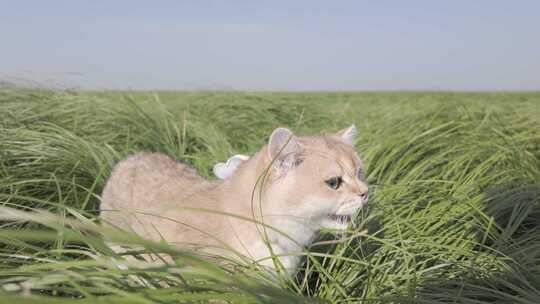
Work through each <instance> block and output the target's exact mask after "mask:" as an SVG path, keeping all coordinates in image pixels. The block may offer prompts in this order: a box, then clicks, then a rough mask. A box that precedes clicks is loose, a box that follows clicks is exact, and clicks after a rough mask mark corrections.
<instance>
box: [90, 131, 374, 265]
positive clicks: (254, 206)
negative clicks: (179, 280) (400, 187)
mask: <svg viewBox="0 0 540 304" xmlns="http://www.w3.org/2000/svg"><path fill="white" fill-rule="evenodd" d="M356 134H357V130H356V127H355V126H354V125H352V126H350V127H349V128H346V129H343V130H341V131H339V132H337V133H335V134H326V135H317V136H301V137H300V136H296V135H294V134H293V133H292V132H291V131H290V130H289V129H286V128H277V129H275V130H274V131H273V132H272V134H271V135H270V138H269V141H268V143H267V144H266V145H264V146H263V147H262V148H261V150H260V151H259V152H257V153H255V154H254V155H253V156H251V157H245V158H240V159H239V160H240V161H239V162H238V163H237V165H235V166H233V167H234V170H229V171H227V172H226V173H224V174H223V175H222V176H224V178H223V179H218V180H214V181H208V180H205V179H203V178H202V177H201V176H199V174H197V172H196V171H195V170H194V169H192V168H191V167H189V166H187V165H185V164H182V163H180V162H177V161H174V160H173V159H171V158H169V157H168V156H165V155H163V154H159V153H145V152H141V153H137V154H135V155H132V156H130V157H128V158H126V159H125V160H123V161H120V162H119V163H118V164H117V165H116V166H115V167H114V168H113V171H112V174H111V176H110V178H109V179H108V181H107V183H106V185H105V188H104V190H103V193H102V200H101V207H100V209H101V219H102V222H103V223H104V224H106V225H113V226H115V227H118V228H121V229H125V230H130V231H133V232H135V233H137V234H139V235H141V236H142V237H145V238H149V239H153V240H156V241H159V240H162V239H164V240H166V241H167V242H169V243H170V244H172V245H174V246H177V247H178V248H182V249H190V250H195V251H200V252H201V253H204V254H211V255H221V256H225V257H232V258H235V259H236V260H244V261H254V262H256V263H258V265H262V266H265V267H268V268H269V269H270V270H271V271H281V270H285V271H286V272H287V274H289V275H293V274H294V273H296V271H297V268H298V266H299V262H300V254H301V252H302V251H303V250H305V248H306V247H307V246H309V244H310V243H311V242H312V241H313V239H314V238H315V237H316V235H317V233H318V232H319V231H320V230H321V229H323V228H328V229H338V230H343V229H346V228H347V226H348V225H349V224H350V223H351V221H352V220H353V218H354V214H355V213H356V212H357V211H358V210H359V209H360V208H361V207H362V206H363V205H364V204H366V203H367V201H368V197H369V196H368V185H367V182H366V180H365V178H364V174H363V164H362V162H361V160H360V158H359V156H358V154H357V153H356V152H355V150H354V147H353V141H354V139H355V137H356ZM244 159H245V160H244ZM221 173H222V172H220V171H219V170H218V174H216V175H221ZM218 177H219V176H218ZM271 252H273V253H274V254H275V255H276V256H277V259H272V258H271Z"/></svg>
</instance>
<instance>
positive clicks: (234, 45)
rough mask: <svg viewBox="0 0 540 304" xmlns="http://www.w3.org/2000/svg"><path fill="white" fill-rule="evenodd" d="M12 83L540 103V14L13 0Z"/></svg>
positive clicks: (1, 23) (488, 6)
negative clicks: (537, 97) (504, 93)
mask: <svg viewBox="0 0 540 304" xmlns="http://www.w3.org/2000/svg"><path fill="white" fill-rule="evenodd" d="M0 37H1V40H0V55H1V56H0V80H8V81H29V82H30V81H31V82H36V83H40V84H42V85H48V84H50V85H59V86H65V87H80V88H85V89H99V88H111V89H179V90H186V89H225V90H316V91H322V90H540V1H525V0H523V1H497V0H491V1H482V0H477V1H462V0H453V1H444V2H443V1H420V0H410V1H384V0H382V1H314V0H311V1H303V0H302V1H277V0H274V1H232V0H231V1H204V0H199V1H181V0H176V1H136V0H131V1H120V0H116V1H101V0H95V1H90V0H88V1H83V0H71V1H69V0H66V1H58V0H48V1H38V0H35V1H28V0H18V1H7V0H0Z"/></svg>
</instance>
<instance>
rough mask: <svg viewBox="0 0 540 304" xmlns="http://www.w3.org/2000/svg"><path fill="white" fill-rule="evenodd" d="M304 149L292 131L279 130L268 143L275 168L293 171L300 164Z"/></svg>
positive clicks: (273, 133) (269, 155)
mask: <svg viewBox="0 0 540 304" xmlns="http://www.w3.org/2000/svg"><path fill="white" fill-rule="evenodd" d="M301 151H302V147H301V145H300V143H299V142H298V139H297V138H296V136H294V134H293V133H292V132H291V130H289V129H287V128H277V129H275V130H274V131H273V132H272V135H270V140H269V141H268V157H269V158H270V160H273V162H274V167H276V168H284V169H291V168H294V167H296V166H297V165H298V164H299V163H300V162H301V160H300V152H301Z"/></svg>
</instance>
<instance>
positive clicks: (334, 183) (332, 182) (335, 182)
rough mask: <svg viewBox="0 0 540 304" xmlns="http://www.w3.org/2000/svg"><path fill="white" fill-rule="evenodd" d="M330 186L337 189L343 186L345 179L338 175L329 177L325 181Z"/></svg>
mask: <svg viewBox="0 0 540 304" xmlns="http://www.w3.org/2000/svg"><path fill="white" fill-rule="evenodd" d="M324 182H325V183H326V184H327V185H328V187H330V188H332V189H334V190H337V189H339V187H340V186H341V184H342V183H343V179H342V178H341V176H336V177H332V178H331V179H328V180H326V181H324Z"/></svg>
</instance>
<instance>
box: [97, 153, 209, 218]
mask: <svg viewBox="0 0 540 304" xmlns="http://www.w3.org/2000/svg"><path fill="white" fill-rule="evenodd" d="M207 184H208V181H206V180H205V179H203V178H202V177H201V176H199V174H197V172H196V171H195V170H194V169H193V168H191V167H190V166H188V165H186V164H183V163H181V162H178V161H175V160H173V159H171V158H170V157H168V156H166V155H164V154H160V153H146V152H141V153H137V154H134V155H131V156H129V157H127V158H126V159H124V160H122V161H120V162H119V163H117V164H116V165H115V166H114V168H113V170H112V173H111V176H110V177H109V179H108V180H107V183H106V185H105V188H104V189H103V193H102V197H101V206H100V209H101V210H102V211H105V212H102V217H103V218H105V219H106V218H108V217H111V216H108V213H109V212H106V211H107V210H130V211H133V210H145V211H149V212H152V211H159V210H160V209H162V208H163V206H166V205H169V204H174V203H175V202H178V201H181V200H182V198H185V197H187V196H189V195H191V194H192V193H194V192H196V191H197V190H198V189H200V188H202V187H204V186H206V185H207Z"/></svg>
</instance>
